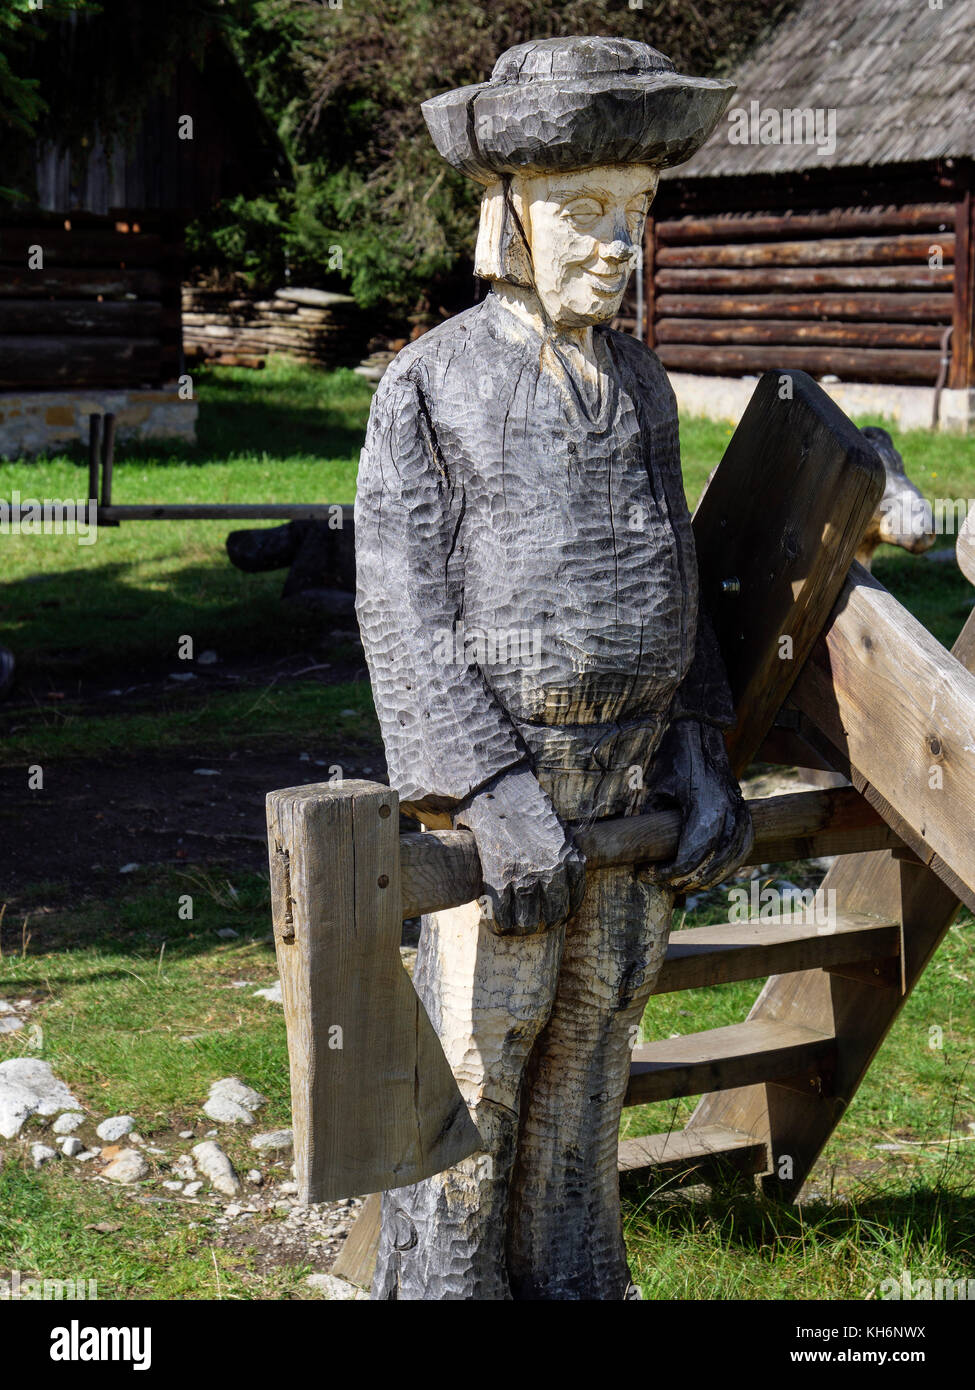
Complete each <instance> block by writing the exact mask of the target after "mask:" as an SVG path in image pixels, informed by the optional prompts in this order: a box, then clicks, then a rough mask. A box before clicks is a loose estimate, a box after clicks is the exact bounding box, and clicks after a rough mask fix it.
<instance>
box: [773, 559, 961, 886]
mask: <svg viewBox="0 0 975 1390" xmlns="http://www.w3.org/2000/svg"><path fill="white" fill-rule="evenodd" d="M793 702H794V703H795V705H796V706H797V707H798V708H799V709H800V710H801V711H802V712H803V713H804V714H805V715H806V716H807V718H809V719H810V720H811V721H812V722H813V723H814V724H815V725H817V726H818V728H820V729H821V730H822V732H823V733H824V734H825V735H826V736H827V738H828V739H829V740H830V742H831V743H832V744H833V745H834V746H835V748H836V749H837V750H838V751H839V753H840V754H841V755H842V757H843V759H844V760H845V761H848V762H849V764H850V765H851V767H852V769H853V780H854V784H855V785H856V783H857V781H858V780H859V781H860V783H861V789H862V790H863V791H864V793H865V794H866V795H867V796H868V799H870V800H871V801H872V802H873V804H874V805H875V806H876V808H877V809H878V810H879V811H880V813H881V815H884V817H885V819H887V820H888V822H889V823H891V824H892V825H893V828H894V829H895V830H896V831H897V833H898V834H899V835H900V836H901V838H902V839H904V840H905V841H906V842H907V843H908V844H909V845H910V846H911V848H913V849H915V850H916V851H917V852H918V853H920V854H921V857H922V858H923V859H924V860H925V862H928V863H930V864H931V865H932V867H934V868H935V870H936V871H938V870H939V866H942V865H943V866H944V869H945V870H946V871H947V872H948V873H950V874H951V875H952V876H953V877H952V879H951V886H952V887H954V888H955V889H956V890H957V891H958V896H959V897H961V898H962V900H963V901H965V902H967V903H968V905H969V906H975V840H973V837H972V834H971V827H972V825H973V824H975V738H973V731H975V676H973V675H971V674H970V673H969V672H968V671H967V670H966V669H965V668H964V666H962V664H961V663H960V662H959V661H958V660H957V658H956V657H954V656H952V655H951V654H950V653H948V652H946V651H945V649H944V648H943V647H942V646H941V645H940V643H939V642H937V641H936V640H935V638H934V637H932V636H931V634H930V633H929V632H928V631H927V630H926V629H925V628H923V627H922V626H921V624H920V623H919V622H917V620H916V619H915V618H913V617H912V616H911V614H910V613H908V612H907V610H906V609H905V608H904V607H903V606H902V605H901V604H899V603H898V602H897V600H896V599H895V598H894V597H893V596H892V595H891V594H889V593H888V592H887V590H886V589H885V588H884V587H883V585H882V584H880V583H879V581H877V580H876V579H874V577H873V576H872V575H870V574H868V572H867V571H866V570H864V569H863V567H862V566H860V565H854V567H853V568H852V570H851V572H850V576H849V579H848V580H847V582H846V584H845V585H844V588H843V592H842V594H841V596H840V598H839V600H838V602H837V605H836V609H835V612H834V614H833V617H832V620H831V622H830V625H829V627H828V629H827V631H826V632H825V633H824V634H823V636H822V638H821V639H820V640H819V641H818V642H817V644H816V646H815V648H814V650H813V652H812V654H811V656H810V659H809V662H808V663H807V665H806V667H805V669H804V671H803V674H802V677H801V679H800V681H799V682H798V683H797V685H796V687H795V690H794V692H793Z"/></svg>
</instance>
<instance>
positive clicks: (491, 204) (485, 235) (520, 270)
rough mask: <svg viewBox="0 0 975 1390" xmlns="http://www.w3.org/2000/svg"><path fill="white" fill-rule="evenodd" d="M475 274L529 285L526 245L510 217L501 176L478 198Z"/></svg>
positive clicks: (525, 287)
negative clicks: (478, 212) (479, 215)
mask: <svg viewBox="0 0 975 1390" xmlns="http://www.w3.org/2000/svg"><path fill="white" fill-rule="evenodd" d="M474 274H475V275H479V276H480V277H481V279H482V280H505V281H507V282H508V284H511V285H520V286H521V287H522V289H526V290H527V289H531V287H532V279H531V269H530V266H529V262H528V248H527V247H526V246H525V244H524V242H523V240H522V236H521V232H520V231H519V229H518V227H517V225H516V224H515V220H514V218H513V217H512V216H511V212H510V210H509V208H508V202H507V199H506V198H505V196H504V184H503V183H502V182H501V180H500V179H496V180H495V182H494V183H492V184H491V185H490V186H489V187H488V188H487V189H485V191H484V196H483V198H482V199H481V222H480V226H479V227H478V231H477V245H476V246H475V248H474Z"/></svg>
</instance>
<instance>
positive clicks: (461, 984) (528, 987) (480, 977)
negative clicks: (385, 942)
mask: <svg viewBox="0 0 975 1390" xmlns="http://www.w3.org/2000/svg"><path fill="white" fill-rule="evenodd" d="M671 903H672V898H671V896H670V895H669V894H666V893H663V892H661V891H660V890H659V889H658V888H656V887H655V886H654V885H652V884H650V883H648V882H647V881H646V878H645V877H644V876H641V875H638V874H634V873H633V872H632V871H631V870H621V869H602V870H596V871H594V872H592V873H591V874H589V875H587V885H586V895H585V898H584V899H583V904H582V907H581V908H580V910H579V912H578V913H577V914H576V915H575V916H574V917H573V918H572V919H570V921H569V923H568V925H567V927H566V928H565V929H563V930H561V931H557V932H549V933H546V934H544V935H542V936H536V937H529V938H521V939H519V938H511V937H498V936H496V935H494V934H493V933H492V932H491V931H490V930H489V929H488V927H487V926H486V924H485V922H484V921H483V918H482V916H481V914H480V911H479V909H478V908H477V906H476V905H475V904H470V905H468V906H467V907H463V908H458V909H455V910H454V911H452V912H441V913H437V914H436V915H435V916H433V917H430V918H427V919H425V920H424V929H423V934H422V936H421V940H420V948H419V951H418V955H417V965H416V969H415V972H414V982H415V983H416V986H417V989H418V990H419V991H420V994H421V998H423V999H424V1000H425V1001H426V1003H427V1006H428V1008H429V1011H430V1014H431V1017H432V1018H433V1019H434V1022H435V1023H436V1025H437V1028H438V1031H439V1033H440V1036H441V1038H442V1039H443V1041H444V1047H445V1050H446V1052H447V1055H448V1058H449V1059H450V1061H451V1064H452V1066H453V1068H454V1074H455V1075H456V1076H457V1079H458V1083H459V1085H460V1087H461V1090H462V1092H463V1093H464V1095H465V1097H466V1098H467V1100H468V1103H469V1104H470V1105H471V1107H472V1113H473V1115H474V1117H475V1119H476V1122H477V1125H478V1128H479V1129H480V1131H481V1133H482V1134H483V1135H485V1140H486V1142H485V1151H484V1152H483V1153H481V1154H475V1155H474V1156H473V1157H472V1158H470V1159H468V1160H467V1161H466V1162H464V1163H461V1164H458V1165H456V1166H455V1167H454V1168H453V1169H451V1170H450V1172H447V1173H443V1174H439V1175H437V1176H435V1177H433V1178H431V1179H430V1180H429V1181H428V1182H425V1183H421V1184H418V1185H417V1186H416V1188H411V1189H408V1190H407V1191H405V1192H400V1193H392V1194H387V1196H386V1197H385V1198H384V1220H383V1237H382V1242H381V1245H380V1254H379V1262H378V1265H377V1275H376V1281H375V1283H374V1285H373V1297H374V1298H380V1299H403V1298H407V1299H416V1298H424V1299H429V1298H439V1299H469V1298H478V1299H508V1298H510V1297H515V1298H517V1299H525V1298H529V1299H538V1298H544V1299H547V1298H567V1299H577V1298H610V1299H613V1298H616V1297H619V1298H622V1296H623V1292H624V1291H625V1288H626V1285H627V1282H628V1273H627V1270H626V1262H625V1255H624V1251H623V1242H622V1231H621V1225H620V1209H619V1192H618V1181H617V1175H616V1149H617V1135H618V1125H619V1112H620V1106H621V1104H622V1097H623V1092H624V1090H625V1087H626V1082H627V1076H628V1072H629V1048H630V1038H631V1029H632V1027H633V1026H634V1025H635V1023H636V1022H637V1021H638V1020H639V1018H640V1016H641V1014H642V1012H643V1008H644V1006H645V1003H646V1000H647V998H648V997H649V994H650V990H651V988H652V985H653V980H654V978H655V976H656V973H657V970H658V969H659V967H660V964H661V962H662V960H663V955H664V950H665V947H666V937H667V931H668V929H669V925H670V913H671ZM597 927H598V930H597V929H596V928H597ZM523 1077H524V1080H522V1078H523ZM563 1201H566V1202H568V1203H569V1204H570V1206H571V1210H572V1213H573V1219H572V1220H571V1221H567V1220H566V1217H565V1207H564V1205H563Z"/></svg>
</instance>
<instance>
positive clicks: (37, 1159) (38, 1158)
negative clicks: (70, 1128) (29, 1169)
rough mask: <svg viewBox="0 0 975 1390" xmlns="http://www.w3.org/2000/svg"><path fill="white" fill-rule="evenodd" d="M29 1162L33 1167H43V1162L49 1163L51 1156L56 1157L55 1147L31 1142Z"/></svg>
mask: <svg viewBox="0 0 975 1390" xmlns="http://www.w3.org/2000/svg"><path fill="white" fill-rule="evenodd" d="M30 1157H31V1162H32V1163H33V1165H34V1167H35V1168H43V1167H44V1165H45V1163H50V1161H51V1159H52V1158H57V1157H58V1151H57V1149H52V1148H51V1147H50V1145H49V1144H31V1146H30Z"/></svg>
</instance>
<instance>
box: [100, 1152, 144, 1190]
mask: <svg viewBox="0 0 975 1390" xmlns="http://www.w3.org/2000/svg"><path fill="white" fill-rule="evenodd" d="M148 1174H149V1165H148V1163H147V1162H146V1161H145V1159H144V1158H143V1157H142V1154H140V1153H139V1150H138V1149H123V1150H122V1152H121V1153H120V1154H118V1155H117V1157H115V1158H113V1159H112V1161H111V1163H110V1164H109V1165H108V1167H107V1168H103V1169H102V1177H103V1178H110V1179H111V1181H112V1182H123V1183H129V1182H139V1181H141V1179H142V1178H145V1177H147V1176H148Z"/></svg>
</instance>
